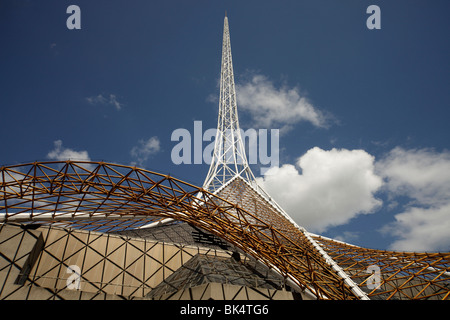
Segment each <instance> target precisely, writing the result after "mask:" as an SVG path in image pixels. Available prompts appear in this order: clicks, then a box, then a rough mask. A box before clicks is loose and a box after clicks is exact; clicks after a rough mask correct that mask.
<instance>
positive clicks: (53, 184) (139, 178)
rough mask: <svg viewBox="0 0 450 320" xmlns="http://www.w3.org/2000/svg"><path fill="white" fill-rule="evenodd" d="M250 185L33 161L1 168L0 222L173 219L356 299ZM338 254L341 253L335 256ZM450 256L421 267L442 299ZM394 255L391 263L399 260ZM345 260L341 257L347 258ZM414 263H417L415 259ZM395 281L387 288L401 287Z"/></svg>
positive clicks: (307, 282) (104, 224)
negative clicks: (215, 186)
mask: <svg viewBox="0 0 450 320" xmlns="http://www.w3.org/2000/svg"><path fill="white" fill-rule="evenodd" d="M252 192H253V191H252V190H251V189H250V188H246V187H245V185H244V184H243V183H241V182H240V181H239V180H236V181H234V182H233V183H232V184H230V185H229V186H228V187H227V188H224V189H223V190H222V192H219V193H218V195H215V194H212V193H210V192H207V191H205V190H204V189H202V188H199V187H196V186H194V185H192V184H189V183H186V182H183V181H181V180H178V179H176V178H173V177H170V176H168V175H163V174H158V173H155V172H151V171H147V170H144V169H139V168H136V167H130V166H122V165H117V164H110V163H104V162H81V161H78V162H76V161H65V162H39V163H38V162H36V163H29V164H21V165H13V166H8V167H1V168H0V223H1V222H3V223H8V222H14V221H15V222H26V223H37V222H39V223H52V224H54V225H55V224H59V225H61V226H64V227H72V228H81V229H89V230H94V231H102V232H110V231H120V230H124V229H130V228H132V229H133V228H139V227H142V226H144V225H147V224H149V223H153V222H158V221H161V220H164V219H167V218H171V219H175V220H179V221H184V222H188V223H190V224H192V225H195V226H197V227H200V228H202V229H204V230H207V231H209V232H212V233H214V234H216V235H217V236H219V237H221V238H223V239H224V240H226V241H229V242H230V243H232V244H234V245H235V246H237V247H239V248H241V249H242V250H243V251H245V252H247V253H248V254H250V255H252V256H254V257H255V258H257V259H259V260H260V261H262V262H264V263H265V264H267V265H269V266H270V267H273V268H274V269H276V270H277V271H278V272H280V273H281V274H283V275H284V276H285V277H287V278H289V279H290V280H292V281H294V283H295V284H296V285H298V286H299V287H300V288H302V289H305V290H309V291H310V292H311V293H313V294H314V295H315V296H316V297H318V298H319V299H357V298H358V297H357V296H356V295H355V294H354V292H353V291H352V290H351V287H350V286H349V285H348V283H347V282H346V281H344V279H343V278H342V277H340V276H339V275H338V274H337V273H336V271H335V270H333V268H332V267H331V266H330V264H329V261H326V259H325V258H324V256H323V254H321V253H320V252H319V251H318V248H317V246H315V245H314V244H313V243H312V241H313V240H311V237H310V236H309V235H307V234H306V232H302V231H301V230H299V229H298V228H295V227H294V226H293V225H292V224H291V222H289V221H288V220H287V219H286V218H285V217H283V216H282V215H280V214H277V212H276V210H271V209H270V205H269V203H264V201H262V200H261V199H260V198H258V197H257V196H256V194H253V193H252ZM320 243H321V245H322V246H323V247H324V248H327V250H328V249H329V248H331V244H330V243H326V242H325V241H323V240H321V241H320ZM330 252H331V253H332V250H331V251H330ZM371 254H372V256H376V255H382V252H381V251H380V252H372V253H371ZM330 255H331V254H330ZM333 258H336V259H337V260H340V259H343V258H341V257H338V256H336V255H334V257H333ZM448 258H449V257H448V255H446V256H439V259H440V263H439V265H438V264H433V261H434V260H433V261H428V260H427V261H428V262H427V263H428V264H426V265H424V267H423V268H422V269H423V270H425V271H423V272H430V270H439V274H440V277H439V279H438V280H436V282H439V288H440V289H439V290H440V291H439V298H443V299H447V298H448V296H449V294H448V292H449V289H448V287H447V284H448V280H446V281H443V280H442V277H447V273H448V272H449V271H450V268H449V263H448V262H449V259H448ZM395 259H396V258H395ZM395 259H394V258H392V259H390V262H391V263H392V264H393V263H396V262H398V261H396V260H395ZM346 261H347V260H345V261H342V263H343V264H344V265H345V263H346ZM386 261H389V259H386ZM402 261H403V260H402ZM403 263H404V262H403ZM406 263H407V262H406ZM414 263H415V264H414ZM414 263H412V264H414V266H417V263H418V262H414ZM360 265H361V266H363V267H364V266H365V264H363V263H360ZM352 266H354V264H352ZM361 268H362V267H361ZM361 268H359V269H358V270H359V272H358V273H357V275H355V274H354V272H353V273H352V270H351V268H350V267H349V268H347V269H348V270H347V271H346V272H348V273H349V274H351V275H352V277H353V278H354V279H356V280H357V281H355V282H356V283H358V284H359V285H360V286H361V287H362V286H363V285H364V283H365V281H367V278H368V277H369V276H370V275H369V274H365V275H364V274H363V273H362V271H361V270H362V269H361ZM360 269H361V270H360ZM422 269H421V270H422ZM402 270H403V271H402V272H400V273H399V272H397V273H396V275H397V276H398V275H401V276H403V274H404V271H405V268H403V269H402ZM417 272H419V271H416V273H417ZM392 277H394V278H395V275H393V276H391V278H392ZM391 278H389V280H392V279H391ZM447 279H448V277H447ZM444 280H445V279H444ZM427 281H428V282H427V283H426V284H425V285H424V286H425V287H426V288H425V289H427V288H428V287H429V286H433V285H434V284H435V283H434V282H433V281H434V280H433V279H428V278H427ZM392 283H394V282H393V281H390V282H389V284H392ZM393 286H394V287H393V288H391V287H389V288H390V289H387V290H391V291H395V290H397V289H398V288H396V287H395V285H393ZM425 289H424V290H422V292H423V293H424V294H422V296H421V295H420V294H418V295H416V298H423V297H427V296H426V295H425V292H427V294H428V292H429V290H425ZM385 291H386V290H385ZM396 292H397V291H396ZM384 293H386V292H384ZM372 294H378V292H375V291H374V292H373V293H372ZM388 295H389V294H388ZM393 296H394V295H392V296H390V297H393Z"/></svg>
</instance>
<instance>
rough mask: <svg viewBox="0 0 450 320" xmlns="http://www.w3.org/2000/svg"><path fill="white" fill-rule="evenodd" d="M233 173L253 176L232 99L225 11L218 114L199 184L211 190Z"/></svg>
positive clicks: (247, 178) (231, 68) (233, 85)
mask: <svg viewBox="0 0 450 320" xmlns="http://www.w3.org/2000/svg"><path fill="white" fill-rule="evenodd" d="M236 176H240V177H241V178H242V179H244V180H246V181H247V182H250V183H251V184H253V182H254V181H255V177H254V175H253V173H252V171H251V170H250V167H249V165H248V162H247V156H246V154H245V148H244V142H243V140H242V132H241V130H240V128H239V119H238V112H237V103H236V89H235V84H234V74H233V61H232V58H231V44H230V31H229V27H228V18H227V16H226V13H225V19H224V26H223V44H222V67H221V74H220V100H219V118H218V123H217V133H216V140H215V146H214V153H213V156H212V160H211V166H210V168H209V172H208V175H207V176H206V179H205V182H204V184H203V188H205V189H206V190H208V191H212V192H215V191H216V190H218V189H219V188H220V187H222V186H223V185H224V184H226V183H227V182H228V181H230V180H231V179H233V178H235V177H236Z"/></svg>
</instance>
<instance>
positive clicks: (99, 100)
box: [86, 94, 123, 110]
mask: <svg viewBox="0 0 450 320" xmlns="http://www.w3.org/2000/svg"><path fill="white" fill-rule="evenodd" d="M86 101H87V102H89V103H90V104H92V105H97V104H102V105H111V106H113V107H115V108H116V109H117V110H120V109H122V106H123V104H122V103H120V102H119V101H117V97H116V95H115V94H106V95H103V94H99V95H97V96H92V97H87V98H86Z"/></svg>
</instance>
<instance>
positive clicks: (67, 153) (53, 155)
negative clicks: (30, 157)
mask: <svg viewBox="0 0 450 320" xmlns="http://www.w3.org/2000/svg"><path fill="white" fill-rule="evenodd" d="M53 145H54V148H53V150H51V151H50V152H49V153H48V154H47V158H49V159H51V160H58V161H64V160H80V161H91V158H90V157H89V154H88V152H87V151H75V150H72V149H69V148H63V143H62V141H61V140H56V141H54V142H53Z"/></svg>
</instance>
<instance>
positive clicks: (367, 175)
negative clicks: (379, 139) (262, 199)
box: [258, 147, 382, 232]
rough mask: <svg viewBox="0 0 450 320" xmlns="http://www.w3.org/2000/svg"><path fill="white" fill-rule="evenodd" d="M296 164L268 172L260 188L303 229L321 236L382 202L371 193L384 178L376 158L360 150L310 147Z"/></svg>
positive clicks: (377, 206)
mask: <svg viewBox="0 0 450 320" xmlns="http://www.w3.org/2000/svg"><path fill="white" fill-rule="evenodd" d="M297 165H298V167H299V168H300V172H299V171H298V170H297V168H296V167H295V166H294V165H290V164H287V165H283V166H282V167H279V168H278V167H273V168H271V169H269V170H268V171H267V172H266V174H265V176H264V177H263V178H258V180H259V181H258V182H259V183H260V184H261V186H262V187H263V188H264V189H265V190H266V191H267V192H268V193H269V194H270V195H271V196H272V197H273V198H274V199H275V200H276V201H277V202H278V203H279V204H280V205H281V206H282V207H283V208H284V210H286V212H287V213H288V214H289V215H290V216H291V217H292V218H293V219H294V220H295V221H296V222H297V223H298V224H299V225H301V226H304V227H306V228H307V230H309V231H311V232H324V231H325V230H327V229H328V228H330V227H332V226H337V225H342V224H346V223H348V222H349V221H350V219H352V218H354V217H356V216H357V215H359V214H369V213H373V212H374V211H375V210H376V209H377V208H379V207H380V206H381V204H382V201H381V200H379V199H377V198H376V197H375V193H376V192H377V191H378V190H379V189H380V187H381V186H382V179H381V177H379V176H378V175H376V174H375V172H374V170H375V168H374V157H373V156H371V155H370V154H368V153H367V152H365V151H364V150H347V149H332V150H329V151H326V150H322V149H320V148H318V147H315V148H312V149H310V150H309V151H308V152H306V154H304V155H303V156H302V157H300V158H299V159H298V161H297Z"/></svg>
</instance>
